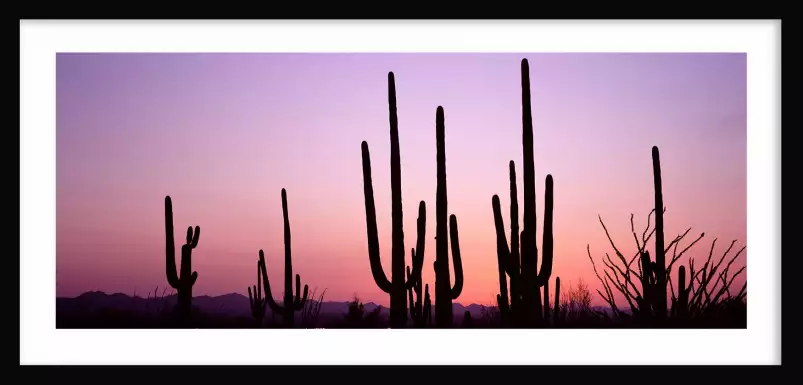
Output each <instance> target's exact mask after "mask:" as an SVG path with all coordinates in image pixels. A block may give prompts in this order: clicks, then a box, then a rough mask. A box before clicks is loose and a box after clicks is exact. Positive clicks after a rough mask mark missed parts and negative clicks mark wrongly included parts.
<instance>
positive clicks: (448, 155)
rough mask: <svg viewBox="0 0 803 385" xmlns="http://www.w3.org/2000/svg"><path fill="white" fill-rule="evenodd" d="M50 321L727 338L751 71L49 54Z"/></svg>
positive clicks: (576, 62)
mask: <svg viewBox="0 0 803 385" xmlns="http://www.w3.org/2000/svg"><path fill="white" fill-rule="evenodd" d="M55 60H56V74H55V80H56V101H55V103H56V142H55V149H56V202H55V209H56V275H55V280H56V292H55V293H54V295H55V296H56V303H55V306H56V311H55V318H56V319H55V325H56V328H58V329H172V328H181V329H272V328H273V329H275V328H285V329H286V328H304V329H319V328H320V329H386V328H391V329H426V328H438V329H500V328H515V329H567V328H575V329H577V328H580V329H617V328H618V329H621V328H624V329H631V328H705V329H722V328H727V329H734V328H735V329H744V328H746V327H747V306H748V305H747V297H748V295H747V294H748V285H747V277H748V274H747V254H748V248H747V245H748V241H749V240H750V239H748V237H747V54H745V53H739V52H735V53H726V52H708V53H706V52H694V53H677V52H675V53H657V52H656V53H624V52H623V53H616V52H610V53H598V52H595V53H592V52H589V53H576V52H572V53H538V52H529V53H528V52H521V53H472V54H468V53H250V52H248V53H246V52H244V53H189V52H187V53H185V52H175V53H169V52H161V53H133V52H132V53H125V52H120V53H114V52H105V53H103V52H98V53H88V52H87V53H84V52H75V53H70V52H62V53H58V54H56V59H55Z"/></svg>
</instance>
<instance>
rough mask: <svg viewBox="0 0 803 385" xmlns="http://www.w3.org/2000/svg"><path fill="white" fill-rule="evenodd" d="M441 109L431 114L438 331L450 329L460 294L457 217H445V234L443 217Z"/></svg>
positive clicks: (445, 197)
mask: <svg viewBox="0 0 803 385" xmlns="http://www.w3.org/2000/svg"><path fill="white" fill-rule="evenodd" d="M445 127H446V124H445V122H444V116H443V107H441V106H438V109H437V111H436V113H435V137H436V141H437V162H438V169H437V177H438V184H437V190H436V196H435V224H436V227H435V263H434V267H435V321H436V324H437V326H438V327H439V328H448V327H451V326H452V323H453V321H454V316H453V314H452V300H455V299H457V298H458V297H459V296H460V293H461V292H462V291H463V262H462V260H461V258H460V238H459V236H458V232H457V217H456V216H455V215H454V214H452V215H451V216H450V217H449V228H448V231H449V233H448V234H447V233H446V231H447V228H446V216H447V214H448V207H447V206H448V195H447V193H446V143H445V141H446V139H445V136H446V135H445ZM449 240H451V246H452V258H453V259H454V286H452V283H451V277H450V274H449V243H448V241H449Z"/></svg>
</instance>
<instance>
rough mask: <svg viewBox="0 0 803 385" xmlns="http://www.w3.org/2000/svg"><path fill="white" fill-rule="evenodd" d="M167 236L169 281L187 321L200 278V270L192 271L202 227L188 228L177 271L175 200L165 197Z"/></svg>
mask: <svg viewBox="0 0 803 385" xmlns="http://www.w3.org/2000/svg"><path fill="white" fill-rule="evenodd" d="M165 236H166V240H167V247H166V253H165V255H166V258H165V261H166V272H167V282H168V283H169V284H170V286H172V287H173V288H174V289H176V292H177V293H178V311H179V317H180V318H181V320H182V321H184V322H187V321H189V318H190V313H191V310H192V286H193V285H194V284H195V281H196V280H198V272H195V271H192V250H193V249H195V248H196V247H198V238H199V237H200V236H201V228H200V227H199V226H195V231H193V229H192V226H190V227H188V228H187V242H186V243H185V244H184V245H182V246H181V270H180V272H178V273H176V246H175V243H174V242H175V241H174V239H173V201H172V200H171V199H170V196H167V197H165Z"/></svg>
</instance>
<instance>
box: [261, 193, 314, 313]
mask: <svg viewBox="0 0 803 385" xmlns="http://www.w3.org/2000/svg"><path fill="white" fill-rule="evenodd" d="M282 214H283V215H284V304H283V305H279V304H278V303H276V301H275V300H274V299H273V294H272V293H271V290H270V281H269V280H268V265H267V264H266V263H265V253H264V252H263V251H262V250H259V267H260V271H261V273H262V281H263V286H264V289H265V299H266V300H267V301H268V306H270V310H271V311H272V312H273V313H274V314H279V315H281V316H282V321H283V324H284V326H285V327H288V328H291V327H293V324H294V321H295V312H297V311H301V310H302V309H304V305H305V304H306V303H307V295H308V294H309V286H307V285H304V295H303V296H302V295H301V276H300V275H298V274H296V294H295V296H293V259H292V255H291V250H292V247H291V243H290V219H289V218H288V215H287V192H286V191H285V189H282Z"/></svg>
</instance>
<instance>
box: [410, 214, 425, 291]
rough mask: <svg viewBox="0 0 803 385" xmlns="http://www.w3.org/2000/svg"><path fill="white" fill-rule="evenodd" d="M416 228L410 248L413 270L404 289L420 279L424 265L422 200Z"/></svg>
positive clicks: (412, 285)
mask: <svg viewBox="0 0 803 385" xmlns="http://www.w3.org/2000/svg"><path fill="white" fill-rule="evenodd" d="M417 222H418V229H417V233H418V234H417V237H418V239H417V240H416V246H415V249H412V253H411V255H412V259H413V272H412V275H409V274H408V277H407V282H406V283H405V289H409V288H412V287H415V285H417V284H418V283H420V281H421V269H422V268H423V266H424V246H425V245H426V239H427V237H426V235H427V206H426V204H425V203H424V201H421V203H419V204H418V221H417Z"/></svg>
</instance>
